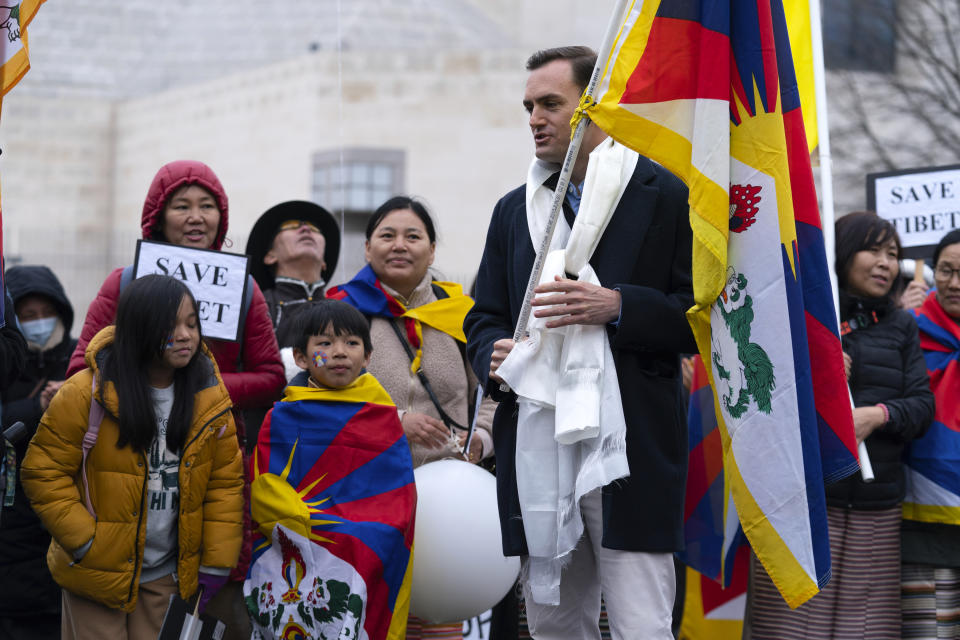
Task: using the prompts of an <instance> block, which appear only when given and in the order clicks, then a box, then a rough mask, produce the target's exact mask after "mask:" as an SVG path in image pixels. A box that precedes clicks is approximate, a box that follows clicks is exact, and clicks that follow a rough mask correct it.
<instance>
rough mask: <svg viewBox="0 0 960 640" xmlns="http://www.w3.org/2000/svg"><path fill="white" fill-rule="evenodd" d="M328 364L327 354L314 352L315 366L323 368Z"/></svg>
mask: <svg viewBox="0 0 960 640" xmlns="http://www.w3.org/2000/svg"><path fill="white" fill-rule="evenodd" d="M325 364H327V354H325V353H324V352H323V351H314V352H313V366H315V367H322V366H324V365H325Z"/></svg>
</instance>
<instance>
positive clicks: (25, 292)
mask: <svg viewBox="0 0 960 640" xmlns="http://www.w3.org/2000/svg"><path fill="white" fill-rule="evenodd" d="M5 278H6V284H7V288H8V290H9V291H10V295H11V298H12V299H13V305H12V306H13V308H14V309H15V311H16V315H17V321H18V323H19V325H20V330H21V332H22V333H23V335H24V337H25V338H26V341H27V359H26V363H25V366H24V368H23V370H22V371H21V373H20V376H19V377H18V378H17V380H16V381H15V382H14V383H13V384H12V385H11V387H10V388H9V389H7V391H6V392H4V394H3V427H4V428H6V427H9V426H10V425H12V424H14V423H15V422H17V421H21V422H23V423H24V425H25V426H26V427H27V436H26V437H24V438H22V439H20V440H19V441H18V442H17V443H16V445H15V451H16V456H17V461H18V462H19V461H21V460H23V456H24V454H25V453H26V450H27V445H28V444H29V442H30V437H32V436H33V434H34V433H35V432H36V430H37V425H38V424H39V423H40V417H41V416H42V415H43V412H44V411H46V409H47V407H48V406H49V405H50V400H51V398H53V396H54V395H55V394H56V392H57V390H58V389H59V388H60V386H61V385H62V384H63V380H64V378H65V377H66V372H67V363H68V362H69V360H70V354H71V353H72V352H73V348H74V346H76V344H77V341H76V340H75V339H73V338H71V337H70V329H71V327H72V326H73V306H71V304H70V301H69V300H68V299H67V296H66V294H65V293H64V290H63V286H62V285H61V284H60V281H59V280H58V279H57V276H56V275H54V273H53V272H52V271H51V270H50V269H49V268H47V267H44V266H16V267H10V269H8V270H7V272H6V276H5ZM17 473H18V475H19V465H18V468H17ZM16 480H17V481H16V488H15V492H14V495H13V504H12V505H9V506H7V505H4V508H3V512H2V518H0V573H2V575H3V576H4V579H3V581H2V582H0V585H2V586H0V637H3V638H12V639H14V640H16V639H18V638H41V639H43V638H51V639H52V638H59V637H60V588H59V587H58V586H57V585H56V583H54V581H53V578H51V577H50V571H49V570H48V569H47V563H46V554H47V547H49V546H50V534H49V533H47V531H46V529H44V528H43V526H42V525H41V524H40V520H39V519H38V518H37V516H36V515H35V514H34V512H33V510H32V509H31V508H30V503H29V501H28V500H27V497H26V495H25V494H24V493H23V487H22V486H21V484H20V478H19V477H17V479H16Z"/></svg>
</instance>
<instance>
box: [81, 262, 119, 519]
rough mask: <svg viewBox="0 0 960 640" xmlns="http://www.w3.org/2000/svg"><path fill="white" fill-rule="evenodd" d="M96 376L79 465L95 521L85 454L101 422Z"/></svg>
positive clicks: (91, 447)
mask: <svg viewBox="0 0 960 640" xmlns="http://www.w3.org/2000/svg"><path fill="white" fill-rule="evenodd" d="M128 268H129V267H128ZM96 393H97V376H96V374H94V376H93V380H92V381H91V382H90V413H89V414H88V416H87V431H86V433H84V434H83V445H82V447H81V449H82V451H83V461H82V462H81V463H80V477H81V478H82V480H83V498H84V503H85V504H86V507H87V511H89V512H90V515H92V516H93V517H94V519H96V517H97V512H96V511H94V510H93V502H92V501H91V500H90V484H89V483H88V482H87V454H89V453H90V450H91V449H93V445H95V444H97V436H99V435H100V423H101V422H103V415H104V411H103V405H101V404H100V403H99V402H97V395H96Z"/></svg>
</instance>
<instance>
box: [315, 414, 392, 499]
mask: <svg viewBox="0 0 960 640" xmlns="http://www.w3.org/2000/svg"><path fill="white" fill-rule="evenodd" d="M389 413H392V414H394V416H396V413H397V409H396V407H388V406H386V405H381V404H373V403H369V402H368V403H367V404H366V405H365V406H364V407H363V408H362V409H360V411H358V412H357V413H356V414H354V416H353V418H351V419H350V420H349V421H348V422H347V424H345V425H344V426H343V428H342V429H341V430H340V432H339V433H338V434H337V435H336V436H335V437H334V438H333V441H332V442H331V443H330V445H329V446H328V447H327V448H326V449H325V450H324V452H323V453H322V454H321V455H320V457H319V458H317V461H316V462H315V463H314V465H313V466H312V467H311V468H310V471H308V472H307V473H305V474H304V476H303V480H301V481H300V483H299V485H298V486H297V489H298V490H299V489H302V488H303V487H306V486H307V485H309V484H310V483H311V482H313V481H314V480H316V479H317V478H319V477H321V476H323V475H324V474H326V477H324V478H323V480H322V481H320V482H319V483H318V484H317V486H315V487H314V488H313V489H312V490H311V492H310V493H311V495H314V494H317V493H319V492H321V491H323V490H324V489H326V488H327V487H329V486H330V485H332V484H334V483H335V482H337V481H339V480H342V479H343V478H345V477H346V476H348V475H350V474H351V473H353V472H354V471H355V470H356V469H357V468H359V467H360V466H362V465H364V464H366V463H367V462H369V461H370V460H373V459H374V458H376V457H377V456H378V455H380V454H381V453H383V452H384V451H386V450H387V449H389V448H390V447H391V446H392V445H393V444H394V443H395V442H396V440H393V441H392V442H390V443H386V442H383V443H379V444H378V445H377V446H373V447H371V446H370V442H371V438H372V437H375V436H374V435H373V434H371V433H370V425H371V424H376V425H382V424H384V421H385V420H388V419H389V416H388V415H385V414H389ZM399 435H400V432H398V434H397V436H398V437H399ZM348 452H349V455H347V453H348Z"/></svg>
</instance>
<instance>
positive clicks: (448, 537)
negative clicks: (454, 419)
mask: <svg viewBox="0 0 960 640" xmlns="http://www.w3.org/2000/svg"><path fill="white" fill-rule="evenodd" d="M414 476H415V478H416V483H417V521H416V529H415V532H414V539H413V585H412V590H411V594H410V613H411V614H413V615H415V616H417V617H418V618H423V619H424V620H427V621H429V622H434V623H441V622H458V621H460V620H466V619H467V618H472V617H474V616H476V615H478V614H480V613H483V612H484V611H486V610H487V609H489V608H490V607H492V606H493V605H495V604H497V603H498V602H499V601H500V600H501V599H502V598H503V596H505V595H506V594H507V591H509V590H510V587H512V586H513V583H514V582H516V580H517V575H518V574H519V573H520V559H519V558H517V557H510V558H507V557H504V555H503V547H502V546H501V542H500V515H499V513H498V511H497V487H496V479H495V478H494V477H493V476H492V475H490V473H488V472H487V471H484V470H483V469H481V468H480V467H477V466H476V465H473V464H470V463H468V462H464V461H460V460H440V461H438V462H431V463H430V464H425V465H423V466H422V467H419V468H417V469H416V470H414Z"/></svg>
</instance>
